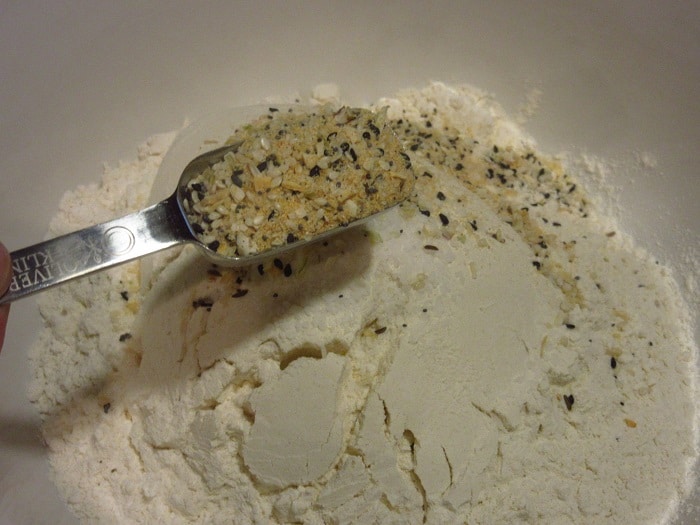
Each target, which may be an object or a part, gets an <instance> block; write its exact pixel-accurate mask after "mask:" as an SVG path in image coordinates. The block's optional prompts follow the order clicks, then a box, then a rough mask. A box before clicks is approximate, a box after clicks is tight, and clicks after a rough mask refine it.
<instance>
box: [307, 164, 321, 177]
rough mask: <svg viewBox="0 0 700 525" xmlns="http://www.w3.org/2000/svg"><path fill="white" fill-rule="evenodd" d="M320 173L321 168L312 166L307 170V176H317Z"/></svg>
mask: <svg viewBox="0 0 700 525" xmlns="http://www.w3.org/2000/svg"><path fill="white" fill-rule="evenodd" d="M320 174H321V168H319V167H318V166H314V167H313V168H311V170H309V177H318V176H319V175H320Z"/></svg>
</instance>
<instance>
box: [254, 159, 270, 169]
mask: <svg viewBox="0 0 700 525" xmlns="http://www.w3.org/2000/svg"><path fill="white" fill-rule="evenodd" d="M256 168H258V171H265V170H266V169H267V161H266V160H264V161H262V162H261V163H260V164H258V165H257V166H256Z"/></svg>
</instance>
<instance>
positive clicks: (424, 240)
mask: <svg viewBox="0 0 700 525" xmlns="http://www.w3.org/2000/svg"><path fill="white" fill-rule="evenodd" d="M376 106H377V107H384V106H388V113H387V115H388V119H389V120H390V122H391V125H392V127H393V128H394V130H395V131H396V133H397V135H398V136H399V138H400V140H402V141H403V143H404V146H405V148H406V150H407V152H408V153H409V155H410V157H411V163H412V166H413V169H414V170H415V174H416V176H417V181H416V185H415V188H414V193H413V195H412V197H411V198H410V200H409V202H408V203H405V204H404V205H403V206H401V207H398V208H395V209H393V210H391V211H390V212H388V213H386V214H383V215H381V216H379V217H377V218H376V220H373V221H372V222H371V223H370V224H369V226H368V227H367V229H366V230H362V229H353V230H349V231H347V232H345V233H343V234H342V235H339V236H336V237H333V238H330V239H329V240H328V241H327V242H324V243H323V244H319V245H316V246H313V247H308V248H304V249H302V250H298V251H295V252H291V253H290V254H289V255H287V256H285V258H279V259H275V260H273V261H270V262H269V263H266V264H263V265H259V266H255V267H251V268H247V269H242V270H228V269H223V268H218V267H215V266H212V265H211V264H210V263H208V262H206V261H204V260H203V259H201V258H200V257H199V256H198V255H197V254H196V253H195V252H194V251H193V250H191V249H189V248H184V249H176V250H172V251H170V252H166V253H165V254H164V255H161V256H158V257H157V258H156V259H155V263H154V264H155V265H156V267H157V271H154V272H153V273H152V277H151V278H150V280H149V281H147V282H145V283H144V284H141V279H140V275H139V263H131V264H129V265H125V266H122V267H119V268H116V269H112V270H110V271H108V272H103V273H100V274H97V275H95V276H91V277H88V278H86V279H83V280H80V281H78V282H75V283H72V284H67V285H65V286H62V287H59V288H57V289H54V290H51V291H48V292H46V293H45V294H43V295H42V296H41V297H40V299H39V302H40V307H41V312H42V315H43V316H44V318H45V319H46V328H45V330H44V331H43V332H42V334H41V336H40V338H39V340H38V342H37V343H36V345H35V346H34V348H33V350H32V352H31V363H32V368H33V372H34V381H33V383H32V390H31V392H30V396H31V399H32V400H33V402H34V403H35V404H36V406H37V408H38V410H39V411H40V412H41V414H42V416H43V419H44V426H43V430H44V435H45V439H46V442H47V443H48V446H49V449H50V459H51V464H52V466H53V471H54V475H55V481H56V484H57V486H58V487H59V489H60V491H61V492H62V494H63V496H64V497H65V499H66V500H67V501H68V502H69V504H70V506H71V507H72V509H73V510H74V511H75V513H76V514H77V515H78V516H80V517H82V518H84V519H85V520H87V521H89V522H95V521H97V522H119V523H139V522H140V523H143V522H146V523H156V522H166V523H230V522H232V521H233V522H236V523H289V522H303V523H387V522H401V523H463V522H468V523H473V524H477V523H513V522H516V523H554V522H556V523H644V522H649V523H654V522H658V521H660V520H662V519H663V518H664V517H665V516H667V515H669V513H670V512H671V511H672V509H673V505H674V503H675V502H676V501H677V500H678V498H679V497H681V496H682V495H683V494H684V493H685V491H686V490H687V488H688V487H687V484H688V473H689V471H690V466H691V464H692V462H693V461H694V459H695V457H696V455H697V450H696V449H695V439H696V436H695V428H694V418H695V405H694V396H695V390H694V388H695V384H694V373H693V366H694V363H695V356H694V349H693V343H692V336H691V335H690V334H691V332H690V329H689V327H688V317H689V313H688V310H687V308H686V307H685V306H684V304H683V302H682V300H681V298H680V295H679V293H678V291H677V288H676V286H675V284H674V281H673V280H672V279H671V277H670V275H669V273H668V270H667V269H666V268H664V267H663V266H661V265H659V264H657V263H656V262H655V261H654V260H653V259H652V258H650V257H649V256H648V255H646V254H644V253H642V252H641V251H640V250H639V249H637V248H636V247H635V246H634V245H633V244H632V243H631V242H630V240H629V239H628V238H627V237H626V236H625V235H623V234H622V233H621V232H620V231H619V230H618V229H617V228H616V226H615V222H614V221H613V220H612V219H610V218H607V217H602V216H600V215H599V212H598V211H597V209H596V207H595V206H594V205H593V204H592V200H591V198H590V196H589V195H587V193H586V190H585V187H583V186H584V185H583V182H582V181H581V180H579V178H577V177H576V175H575V174H573V173H569V172H568V171H567V169H566V167H564V166H562V165H561V164H560V163H559V162H557V161H556V160H555V159H553V158H552V157H550V156H547V155H546V154H544V153H542V152H540V151H538V150H537V148H536V146H535V144H534V142H533V141H532V140H531V139H530V138H528V137H527V136H526V135H525V134H524V133H523V132H522V131H520V130H519V128H518V127H517V126H516V125H515V124H514V123H513V121H512V120H510V119H509V118H508V117H507V116H505V115H504V114H503V112H502V111H501V110H500V109H499V107H498V105H497V104H496V103H495V102H494V101H493V100H491V99H490V98H489V97H487V96H486V95H484V94H483V93H481V92H480V91H478V90H476V89H473V88H470V87H451V86H446V85H444V84H440V83H434V84H431V85H429V86H427V87H425V88H423V89H419V90H415V89H411V90H406V91H403V92H400V93H398V94H397V95H396V96H394V97H391V98H386V99H382V100H379V101H378V102H377V103H376ZM171 139H172V136H170V135H163V136H158V137H154V138H153V139H151V140H150V141H149V142H147V143H146V144H145V145H144V146H143V147H142V148H141V150H140V153H139V157H138V159H137V160H136V161H134V162H131V163H125V164H122V165H120V166H118V167H115V168H109V169H107V170H106V173H105V175H104V177H103V181H102V184H101V185H100V186H97V185H95V186H91V187H87V188H79V189H78V190H76V191H74V192H70V193H68V194H66V196H65V197H64V199H63V202H62V205H61V210H60V211H59V214H58V215H57V216H56V218H55V219H54V221H53V222H52V224H51V232H52V233H53V234H59V233H63V232H65V231H68V230H71V229H75V228H78V227H81V226H85V225H87V224H89V223H92V222H95V221H96V220H103V219H106V218H108V217H109V216H115V215H119V214H122V213H124V212H127V211H130V210H132V209H136V208H139V207H140V206H142V205H144V204H145V202H146V200H147V198H148V191H149V188H150V185H151V183H152V181H153V179H154V177H155V174H156V171H157V168H158V165H159V163H160V160H161V159H162V157H163V155H164V154H165V152H166V150H167V148H168V145H169V141H170V140H171Z"/></svg>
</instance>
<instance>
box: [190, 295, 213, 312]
mask: <svg viewBox="0 0 700 525" xmlns="http://www.w3.org/2000/svg"><path fill="white" fill-rule="evenodd" d="M212 306H214V301H212V300H211V299H209V298H208V297H202V298H200V299H197V300H195V301H192V307H193V308H206V309H211V307H212Z"/></svg>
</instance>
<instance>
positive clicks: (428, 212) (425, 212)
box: [419, 210, 430, 217]
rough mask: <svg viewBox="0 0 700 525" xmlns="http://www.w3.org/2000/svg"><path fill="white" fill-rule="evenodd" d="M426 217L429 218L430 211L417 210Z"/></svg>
mask: <svg viewBox="0 0 700 525" xmlns="http://www.w3.org/2000/svg"><path fill="white" fill-rule="evenodd" d="M419 211H420V212H421V213H422V214H423V215H425V216H426V217H430V210H419Z"/></svg>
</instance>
